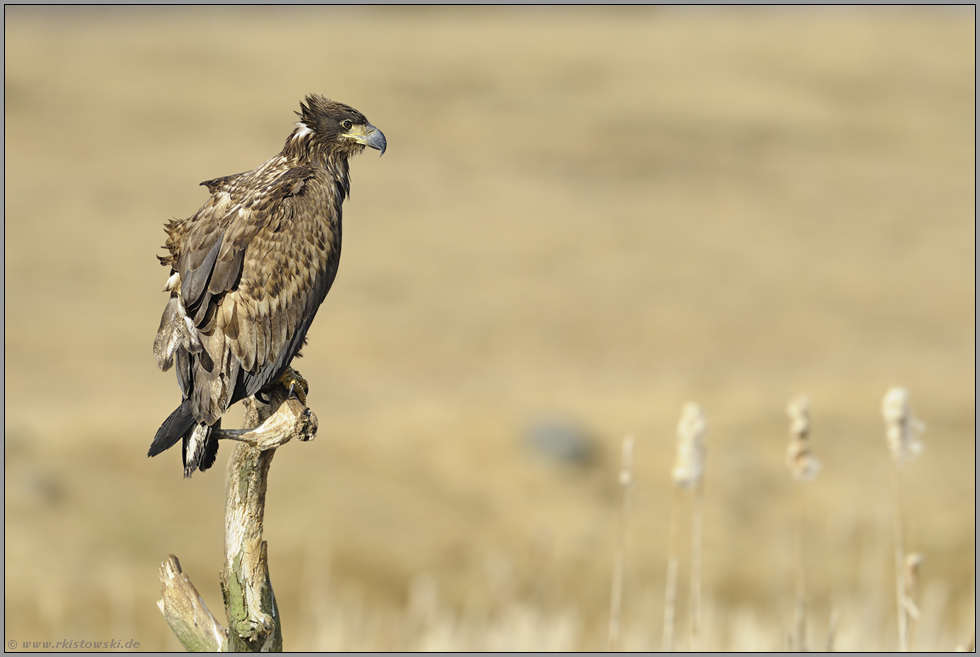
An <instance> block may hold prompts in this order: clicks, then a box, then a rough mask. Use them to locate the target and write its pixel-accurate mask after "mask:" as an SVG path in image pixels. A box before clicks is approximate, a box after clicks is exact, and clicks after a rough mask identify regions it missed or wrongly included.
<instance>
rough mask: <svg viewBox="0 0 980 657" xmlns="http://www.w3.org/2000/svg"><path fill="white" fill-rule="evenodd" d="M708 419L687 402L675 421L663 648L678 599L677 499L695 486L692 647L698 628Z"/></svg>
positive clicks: (670, 641)
mask: <svg viewBox="0 0 980 657" xmlns="http://www.w3.org/2000/svg"><path fill="white" fill-rule="evenodd" d="M706 429H707V422H706V421H705V418H704V411H703V410H701V407H700V406H698V405H697V404H695V403H694V402H688V403H687V404H685V405H684V407H683V409H682V410H681V419H680V422H679V423H678V425H677V457H676V460H675V461H674V469H673V471H672V473H671V474H672V476H673V479H674V497H673V501H672V503H671V508H670V554H669V556H668V561H667V585H666V591H665V593H664V635H663V649H664V651H666V652H670V651H672V650H673V649H674V622H675V619H676V600H677V565H678V553H679V551H680V546H679V543H680V536H679V533H680V529H679V525H680V518H679V515H680V502H681V490H682V489H685V488H695V489H696V493H695V495H696V497H695V502H694V517H693V519H692V523H691V534H692V536H691V569H692V573H691V600H690V602H691V641H692V644H691V646H692V649H693V647H694V646H695V645H696V643H697V639H698V633H699V632H700V616H701V609H700V603H701V572H700V568H701V515H702V514H701V507H702V498H703V488H702V484H701V481H702V477H703V475H704V456H705V448H704V432H705V430H706Z"/></svg>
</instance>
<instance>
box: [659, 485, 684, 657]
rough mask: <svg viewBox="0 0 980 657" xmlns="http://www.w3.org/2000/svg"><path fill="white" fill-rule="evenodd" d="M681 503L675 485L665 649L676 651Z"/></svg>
mask: <svg viewBox="0 0 980 657" xmlns="http://www.w3.org/2000/svg"><path fill="white" fill-rule="evenodd" d="M680 503H681V489H680V488H678V487H677V486H675V487H674V495H673V498H672V500H671V504H670V547H669V552H668V557H667V584H666V590H665V592H664V636H663V651H664V652H673V651H674V619H675V617H676V601H677V562H678V556H677V555H678V552H680V545H679V543H680Z"/></svg>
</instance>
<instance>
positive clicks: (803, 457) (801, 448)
mask: <svg viewBox="0 0 980 657" xmlns="http://www.w3.org/2000/svg"><path fill="white" fill-rule="evenodd" d="M786 412H787V413H789V419H790V423H789V445H788V446H787V447H786V465H787V466H789V471H790V474H792V475H793V478H794V479H796V480H797V481H810V480H812V479H813V478H814V477H816V476H817V473H818V472H820V461H818V460H817V459H816V457H814V456H813V450H812V449H810V398H809V397H807V396H806V395H800V396H799V397H796V398H795V399H791V400H790V401H789V403H788V404H787V405H786Z"/></svg>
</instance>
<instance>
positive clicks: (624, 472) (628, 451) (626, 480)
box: [619, 436, 633, 488]
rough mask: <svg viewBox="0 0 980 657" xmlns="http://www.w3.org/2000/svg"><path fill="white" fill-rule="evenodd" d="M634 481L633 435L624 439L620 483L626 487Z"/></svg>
mask: <svg viewBox="0 0 980 657" xmlns="http://www.w3.org/2000/svg"><path fill="white" fill-rule="evenodd" d="M632 483H633V436H626V437H625V438H624V439H623V467H622V469H621V470H620V471H619V484H620V485H621V486H623V487H624V488H626V487H628V486H629V485H630V484H632Z"/></svg>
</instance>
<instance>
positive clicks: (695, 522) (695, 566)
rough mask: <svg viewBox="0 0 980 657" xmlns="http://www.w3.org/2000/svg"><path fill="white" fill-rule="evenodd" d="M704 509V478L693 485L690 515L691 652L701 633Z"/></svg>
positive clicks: (694, 649)
mask: <svg viewBox="0 0 980 657" xmlns="http://www.w3.org/2000/svg"><path fill="white" fill-rule="evenodd" d="M703 509H704V478H701V479H699V480H698V482H697V484H695V486H694V510H693V511H692V516H691V652H697V651H698V650H699V647H698V641H699V638H700V633H701V535H702V531H701V529H702V524H703V518H704V514H703Z"/></svg>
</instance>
